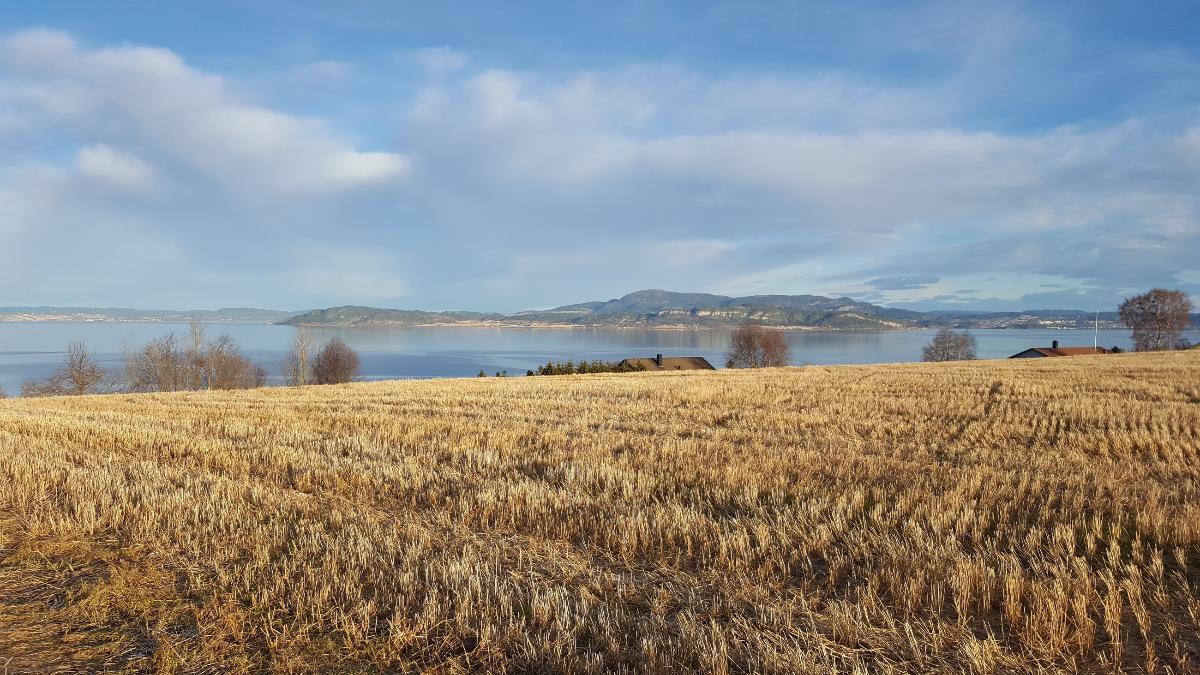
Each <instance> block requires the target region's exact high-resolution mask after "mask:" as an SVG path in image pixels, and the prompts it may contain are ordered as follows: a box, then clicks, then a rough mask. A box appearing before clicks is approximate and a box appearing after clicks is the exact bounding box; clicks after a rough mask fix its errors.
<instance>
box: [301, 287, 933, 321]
mask: <svg viewBox="0 0 1200 675" xmlns="http://www.w3.org/2000/svg"><path fill="white" fill-rule="evenodd" d="M920 317H921V314H920V313H919V312H912V311H909V310H903V309H891V308H887V307H880V306H878V305H872V304H870V303H865V302H859V301H856V300H853V299H851V298H826V297H823V296H819V295H756V296H747V297H740V298H739V297H731V296H726V295H714V294H711V293H677V292H673V291H664V290H660V289H649V290H643V291H636V292H633V293H630V294H628V295H624V296H622V297H620V298H614V299H612V300H600V301H592V302H583V303H577V304H572V305H563V306H560V307H554V308H551V309H542V310H527V311H523V312H516V313H513V314H499V313H484V312H425V311H419V310H399V309H381V308H375V307H353V306H347V307H332V308H329V309H324V310H316V311H313V312H309V313H307V314H301V315H299V316H294V317H291V318H289V319H287V320H285V321H282V322H281V323H284V324H288V325H294V326H298V325H307V326H329V325H334V326H383V325H443V324H458V325H470V324H476V325H517V326H539V325H542V326H546V325H565V326H598V327H599V326H609V327H635V326H643V327H696V328H702V327H724V326H733V325H737V324H740V323H742V322H744V321H747V320H749V321H754V322H757V323H762V324H764V325H773V326H787V327H805V328H828V329H839V330H871V329H876V330H878V329H888V328H909V327H915V326H917V325H919V324H918V323H917V322H918V320H919V319H920Z"/></svg>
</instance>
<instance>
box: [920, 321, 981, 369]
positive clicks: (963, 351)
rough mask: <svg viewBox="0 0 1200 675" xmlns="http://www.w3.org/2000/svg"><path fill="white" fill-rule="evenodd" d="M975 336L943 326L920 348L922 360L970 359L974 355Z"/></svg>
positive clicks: (973, 357) (972, 358)
mask: <svg viewBox="0 0 1200 675" xmlns="http://www.w3.org/2000/svg"><path fill="white" fill-rule="evenodd" d="M975 346H976V343H975V336H974V335H971V334H970V333H969V332H967V331H965V330H964V331H963V332H961V333H959V332H957V331H954V330H951V329H949V328H943V329H941V330H939V331H938V332H937V335H934V336H933V339H932V340H930V341H929V344H927V345H925V347H924V348H923V349H922V350H921V360H922V361H971V360H974V359H975V358H976V357H975Z"/></svg>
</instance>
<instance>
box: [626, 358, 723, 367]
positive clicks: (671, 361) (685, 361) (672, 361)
mask: <svg viewBox="0 0 1200 675" xmlns="http://www.w3.org/2000/svg"><path fill="white" fill-rule="evenodd" d="M621 363H627V364H629V365H631V366H635V365H640V366H641V367H642V368H644V369H646V370H716V368H713V366H712V364H711V363H709V362H708V359H706V358H704V357H703V356H664V357H663V360H662V365H659V363H658V361H656V360H654V358H653V357H651V358H647V359H625V360H624V361H622V362H621Z"/></svg>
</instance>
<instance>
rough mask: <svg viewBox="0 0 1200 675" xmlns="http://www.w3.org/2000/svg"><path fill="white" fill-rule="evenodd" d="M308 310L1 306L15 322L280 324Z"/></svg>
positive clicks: (1, 315)
mask: <svg viewBox="0 0 1200 675" xmlns="http://www.w3.org/2000/svg"><path fill="white" fill-rule="evenodd" d="M303 313H304V312H296V311H292V312H288V311H283V310H278V309H257V308H254V307H226V308H223V309H194V310H173V309H131V308H129V307H47V306H39V307H0V322H15V321H110V322H120V321H146V322H162V323H185V322H188V321H191V320H192V319H199V320H201V321H208V322H213V323H218V322H229V323H278V322H280V321H284V320H286V319H288V318H290V317H293V316H296V315H298V314H303Z"/></svg>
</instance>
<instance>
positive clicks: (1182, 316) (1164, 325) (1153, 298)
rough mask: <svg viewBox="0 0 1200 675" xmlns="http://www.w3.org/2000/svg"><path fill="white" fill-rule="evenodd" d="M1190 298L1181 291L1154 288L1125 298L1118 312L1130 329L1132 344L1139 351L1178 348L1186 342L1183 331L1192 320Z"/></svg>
mask: <svg viewBox="0 0 1200 675" xmlns="http://www.w3.org/2000/svg"><path fill="white" fill-rule="evenodd" d="M1191 311H1192V301H1191V300H1189V299H1188V296H1187V295H1186V294H1185V293H1184V292H1183V291H1168V290H1166V289H1165V288H1155V289H1153V290H1150V291H1149V292H1146V293H1143V294H1141V295H1135V296H1133V297H1132V298H1125V302H1122V303H1121V306H1120V308H1119V309H1118V312H1119V314H1120V316H1121V321H1122V322H1124V323H1125V325H1126V326H1129V328H1130V329H1131V330H1132V331H1133V347H1134V349H1136V350H1137V351H1139V352H1152V351H1158V350H1163V349H1178V348H1179V347H1181V346H1182V345H1184V344H1186V342H1185V341H1184V340H1183V335H1182V333H1183V331H1184V330H1186V329H1187V327H1188V325H1189V324H1190V323H1191V316H1190V314H1191Z"/></svg>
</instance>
